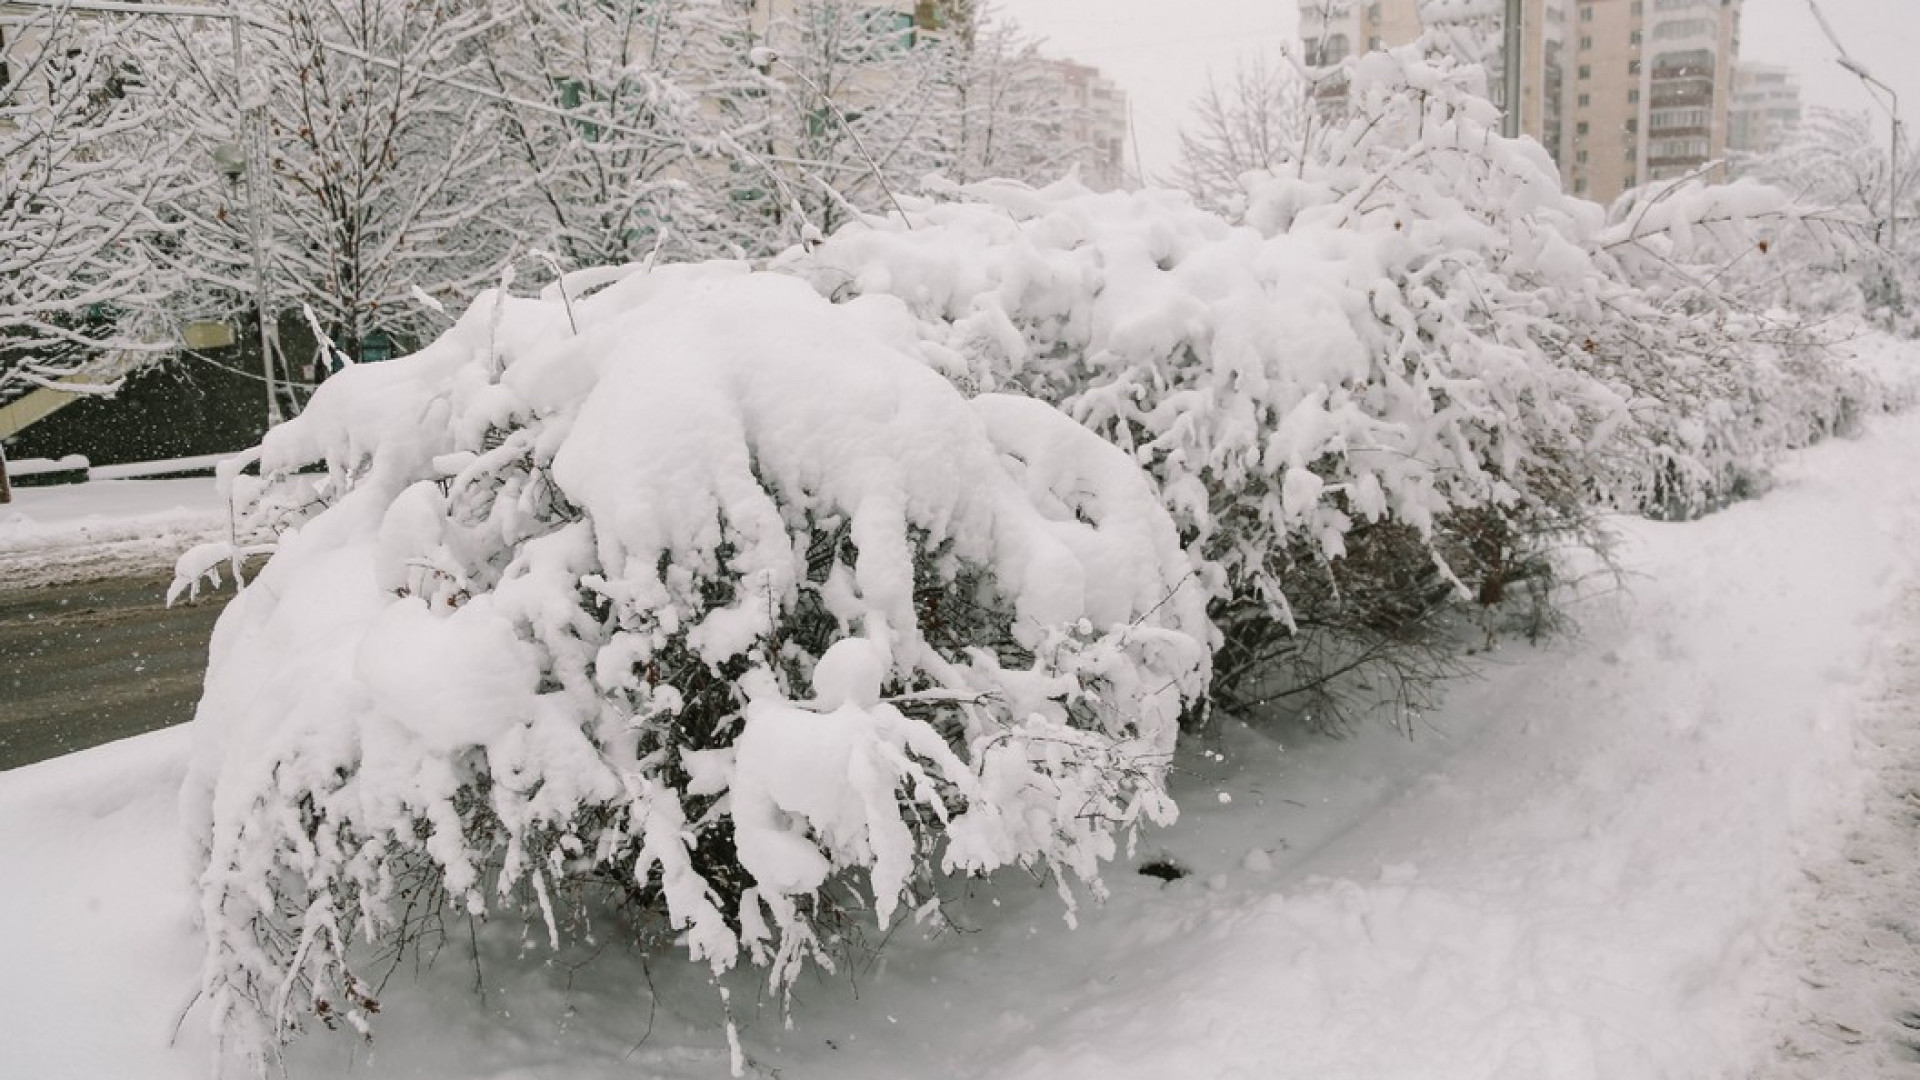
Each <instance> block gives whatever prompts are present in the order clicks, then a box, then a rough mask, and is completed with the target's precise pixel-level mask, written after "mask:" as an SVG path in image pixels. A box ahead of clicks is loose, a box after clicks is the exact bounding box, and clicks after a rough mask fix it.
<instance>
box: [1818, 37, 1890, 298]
mask: <svg viewBox="0 0 1920 1080" xmlns="http://www.w3.org/2000/svg"><path fill="white" fill-rule="evenodd" d="M1807 7H1808V8H1809V9H1810V10H1812V12H1813V18H1814V21H1815V22H1817V23H1819V24H1820V32H1821V33H1823V34H1825V35H1826V36H1827V41H1828V42H1830V43H1832V45H1833V51H1834V52H1835V53H1836V54H1837V57H1836V59H1837V61H1838V63H1839V64H1840V66H1841V67H1842V68H1845V69H1846V71H1847V73H1848V74H1850V75H1852V76H1853V77H1854V78H1856V79H1859V80H1860V82H1861V84H1862V85H1865V86H1869V87H1873V88H1875V89H1878V90H1879V91H1880V92H1881V93H1883V94H1886V95H1887V100H1888V101H1889V102H1890V105H1889V106H1884V107H1885V108H1886V109H1887V116H1888V117H1889V118H1890V119H1891V120H1892V122H1893V145H1892V146H1891V147H1890V148H1889V149H1888V152H1887V155H1888V156H1887V250H1888V251H1889V252H1892V253H1894V258H1895V259H1896V260H1897V259H1898V258H1899V250H1900V93H1899V91H1897V90H1895V89H1894V88H1893V87H1891V86H1888V85H1887V84H1886V83H1883V82H1881V81H1880V80H1879V79H1876V78H1874V77H1873V75H1872V74H1871V73H1870V72H1868V71H1867V69H1866V68H1864V67H1862V66H1860V63H1859V61H1857V60H1855V59H1854V58H1853V57H1851V56H1848V55H1847V49H1846V46H1844V45H1842V44H1840V36H1839V35H1838V34H1835V33H1834V32H1833V24H1832V23H1829V22H1828V21H1827V16H1826V13H1825V12H1823V11H1821V10H1820V3H1819V0H1807ZM1874 101H1875V104H1878V103H1879V99H1878V98H1875V99H1874Z"/></svg>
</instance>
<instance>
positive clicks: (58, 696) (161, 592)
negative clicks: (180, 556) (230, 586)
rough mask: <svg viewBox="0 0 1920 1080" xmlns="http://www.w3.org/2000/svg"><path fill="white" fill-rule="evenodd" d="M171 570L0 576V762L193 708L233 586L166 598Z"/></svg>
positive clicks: (155, 725) (97, 740)
mask: <svg viewBox="0 0 1920 1080" xmlns="http://www.w3.org/2000/svg"><path fill="white" fill-rule="evenodd" d="M171 579H172V572H171V571H170V570H161V569H152V568H146V569H139V570H128V569H125V568H122V569H120V570H118V571H117V572H113V573H111V574H108V575H104V576H95V577H91V578H87V579H82V580H68V581H58V582H53V583H45V582H40V583H32V584H27V585H9V584H8V582H7V579H6V578H5V577H3V576H0V769H12V768H18V767H19V766H21V765H26V764H30V763H32V762H35V761H42V760H45V759H46V758H50V757H57V756H59V755H61V754H66V753H71V752H73V751H75V750H82V749H85V748H86V747H89V746H97V745H99V744H101V743H105V742H111V741H113V740H115V739H124V738H126V737H127V736H129V735H138V734H140V733H141V732H146V731H154V730H156V729H159V728H163V727H166V726H168V725H171V724H179V723H183V722H185V721H187V720H190V719H192V718H193V708H194V704H195V703H196V702H197V701H198V700H199V698H200V681H201V678H202V677H203V676H204V674H205V672H206V663H207V639H208V637H209V636H210V635H211V633H212V630H213V621H214V619H215V618H216V617H217V616H218V615H219V613H220V609H221V608H222V607H224V606H225V603H226V601H227V600H228V599H229V598H230V597H231V595H232V593H231V591H220V592H215V593H212V594H205V593H203V594H202V599H201V601H200V603H198V604H195V605H190V606H180V607H175V608H171V609H169V608H168V607H167V606H166V593H167V583H168V582H169V581H170V580H171Z"/></svg>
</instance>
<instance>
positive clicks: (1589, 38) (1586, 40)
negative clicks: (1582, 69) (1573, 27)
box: [1580, 34, 1593, 49]
mask: <svg viewBox="0 0 1920 1080" xmlns="http://www.w3.org/2000/svg"><path fill="white" fill-rule="evenodd" d="M1580 47H1581V48H1582V49H1591V48H1593V35H1592V34H1581V35H1580Z"/></svg>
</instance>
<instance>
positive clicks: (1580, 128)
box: [1573, 120, 1588, 135]
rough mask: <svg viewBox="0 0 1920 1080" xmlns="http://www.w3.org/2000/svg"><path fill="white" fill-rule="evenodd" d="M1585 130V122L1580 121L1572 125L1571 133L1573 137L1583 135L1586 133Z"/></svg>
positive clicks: (1586, 126)
mask: <svg viewBox="0 0 1920 1080" xmlns="http://www.w3.org/2000/svg"><path fill="white" fill-rule="evenodd" d="M1587 128H1588V124H1587V122H1586V121H1585V120H1582V121H1580V122H1579V123H1577V124H1575V125H1573V133H1574V134H1575V135H1585V134H1586V133H1587Z"/></svg>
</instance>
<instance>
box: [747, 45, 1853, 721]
mask: <svg viewBox="0 0 1920 1080" xmlns="http://www.w3.org/2000/svg"><path fill="white" fill-rule="evenodd" d="M1444 52H1445V50H1444V49H1436V48H1434V46H1433V44H1432V43H1431V42H1429V43H1425V44H1421V45H1416V46H1413V47H1409V48H1405V49H1398V50H1392V51H1389V52H1370V53H1368V54H1366V55H1364V56H1362V57H1360V58H1358V59H1357V60H1354V61H1351V62H1349V63H1348V64H1347V65H1346V66H1345V68H1344V70H1343V72H1342V80H1343V86H1344V94H1343V97H1342V101H1343V104H1342V106H1341V107H1340V108H1339V109H1338V110H1330V111H1326V112H1323V114H1322V115H1319V116H1318V117H1316V118H1315V120H1314V122H1313V124H1312V125H1310V127H1308V128H1307V129H1306V130H1305V131H1304V133H1303V134H1302V135H1301V136H1300V142H1299V145H1298V147H1297V149H1296V157H1295V158H1294V159H1293V160H1290V161H1287V162H1285V163H1283V164H1281V165H1279V166H1276V167H1273V168H1271V169H1269V170H1268V171H1266V172H1255V173H1249V174H1247V175H1246V176H1245V177H1243V179H1242V182H1243V184H1244V185H1245V188H1246V194H1245V199H1244V200H1243V206H1242V207H1241V211H1240V213H1239V214H1238V216H1237V217H1236V218H1235V219H1233V220H1228V219H1224V218H1222V217H1220V216H1217V215H1215V214H1212V213H1209V212H1207V211H1205V210H1203V209H1199V208H1196V207H1195V206H1193V205H1192V204H1191V203H1190V202H1189V201H1188V200H1186V199H1185V198H1183V197H1181V196H1179V195H1176V194H1171V193H1167V192H1152V191H1148V192H1138V193H1131V194H1110V195H1092V194H1089V193H1087V192H1085V191H1082V190H1079V189H1077V188H1075V187H1073V186H1071V185H1056V186H1053V187H1050V188H1046V189H1042V190H1038V191H1035V190H1030V189H1026V188H1021V187H1017V186H1014V185H1006V184H982V185H971V186H967V187H965V188H960V189H952V188H946V189H936V193H935V197H934V198H932V199H930V200H927V201H925V202H922V203H920V204H918V205H917V206H916V207H915V208H914V213H913V223H912V228H911V229H909V228H907V227H906V226H905V225H904V224H902V223H900V222H897V221H879V220H874V221H870V222H867V223H865V225H864V226H855V227H850V228H848V229H846V230H843V231H842V232H840V233H839V234H837V235H835V236H833V237H831V238H829V239H828V240H827V242H826V243H825V244H824V245H822V246H820V247H819V248H818V250H816V251H813V252H811V253H810V254H807V255H804V256H793V257H790V258H789V259H788V260H787V262H786V263H785V268H786V269H788V270H790V271H791V272H795V273H799V274H801V275H803V276H805V277H806V278H807V279H808V280H810V281H811V282H813V283H814V285H815V287H816V288H817V289H819V290H820V291H821V292H822V293H823V294H825V295H829V296H832V297H836V298H843V299H844V298H847V297H857V296H872V295H875V294H885V295H891V296H895V297H898V298H900V299H902V300H904V301H905V302H907V303H908V304H909V305H910V307H911V308H912V309H913V310H914V312H915V313H916V315H918V316H919V317H920V319H921V320H922V321H923V323H924V324H925V329H924V331H923V332H924V333H925V335H926V336H927V337H928V338H929V340H930V341H932V342H934V343H937V344H938V345H940V346H942V347H943V348H944V349H946V350H947V351H948V353H949V355H948V357H947V359H946V361H945V365H944V370H946V371H948V373H949V374H950V376H951V377H952V378H954V380H955V381H956V383H957V384H959V385H961V386H962V387H963V388H967V389H970V390H980V389H995V388H1001V387H1008V386H1012V387H1017V388H1019V389H1020V390H1022V391H1024V392H1027V393H1030V394H1033V395H1035V396H1039V397H1042V398H1044V399H1046V400H1049V401H1053V402H1056V403H1058V404H1059V405H1060V406H1061V407H1062V408H1063V409H1065V410H1066V411H1067V412H1068V413H1070V414H1071V415H1073V416H1074V417H1076V418H1077V419H1079V420H1080V421H1082V422H1083V423H1085V424H1086V425H1087V426H1089V427H1090V428H1092V429H1093V430H1095V431H1097V432H1099V433H1100V434H1101V435H1102V436H1103V437H1105V438H1107V439H1109V440H1110V441H1112V442H1114V443H1116V444H1117V445H1120V446H1122V447H1125V448H1127V449H1129V450H1131V451H1133V452H1134V453H1135V455H1136V457H1137V458H1138V459H1139V460H1140V461H1141V462H1142V463H1143V464H1144V465H1146V466H1147V467H1149V468H1150V469H1151V470H1152V471H1153V472H1154V475H1155V476H1156V477H1157V478H1158V479H1159V481H1160V483H1161V486H1162V494H1163V497H1164V498H1165V500H1166V501H1167V505H1168V507H1169V508H1170V509H1171V510H1172V511H1173V512H1174V515H1175V518H1176V520H1177V521H1178V522H1179V523H1180V526H1181V528H1182V530H1183V535H1184V536H1185V538H1186V539H1187V540H1188V541H1189V543H1190V544H1191V546H1192V549H1193V550H1194V552H1195V553H1196V555H1197V557H1198V558H1199V559H1200V561H1201V562H1202V563H1203V565H1205V566H1206V567H1207V568H1208V571H1209V583H1210V585H1211V587H1212V592H1211V595H1212V603H1213V610H1214V615H1215V620H1216V622H1217V624H1218V625H1219V626H1220V628H1221V630H1222V631H1223V634H1224V641H1223V644H1222V648H1221V650H1220V651H1219V652H1218V653H1217V654H1216V678H1215V686H1216V690H1217V691H1218V692H1219V694H1220V696H1221V697H1222V698H1223V699H1224V700H1227V701H1229V702H1235V703H1241V704H1245V703H1247V702H1249V701H1269V700H1272V699H1273V698H1275V697H1276V696H1279V695H1290V696H1292V697H1293V698H1294V700H1295V701H1296V702H1297V703H1303V704H1304V705H1305V707H1306V708H1308V709H1309V710H1312V709H1315V707H1316V705H1317V706H1319V707H1324V706H1327V705H1337V704H1338V698H1339V697H1340V696H1341V693H1340V687H1341V686H1342V685H1345V686H1357V685H1362V684H1365V685H1368V686H1371V687H1372V688H1373V690H1374V691H1378V690H1381V689H1387V690H1389V691H1392V692H1397V693H1398V694H1399V696H1400V697H1401V698H1402V699H1403V700H1404V699H1405V698H1406V697H1408V696H1409V695H1410V694H1411V695H1412V696H1416V697H1417V696H1418V695H1417V691H1418V690H1419V688H1420V684H1421V682H1422V681H1423V679H1425V678H1426V677H1427V676H1429V675H1432V674H1434V673H1435V671H1436V670H1437V669H1439V668H1443V667H1444V666H1445V664H1446V661H1447V659H1448V658H1449V657H1450V656H1451V655H1452V654H1453V653H1454V651H1455V650H1456V649H1457V648H1458V645H1459V643H1460V641H1461V637H1460V635H1459V634H1458V633H1457V629H1456V628H1453V627H1449V626H1448V625H1446V624H1447V623H1448V622H1449V616H1450V614H1451V613H1452V612H1456V611H1459V610H1462V608H1461V606H1460V605H1459V604H1458V603H1457V601H1462V600H1469V601H1474V602H1477V603H1478V604H1479V605H1481V606H1482V608H1483V609H1491V610H1493V611H1495V612H1497V613H1499V614H1500V615H1501V616H1502V617H1504V616H1505V615H1506V614H1507V613H1511V612H1514V611H1515V609H1516V607H1518V606H1519V605H1516V603H1515V600H1516V599H1524V600H1525V601H1526V603H1525V605H1524V607H1522V608H1521V611H1522V612H1523V613H1524V614H1525V615H1526V616H1527V618H1528V624H1527V625H1528V627H1529V629H1533V628H1537V627H1539V626H1540V625H1541V624H1542V622H1550V621H1551V620H1552V617H1553V612H1552V611H1551V609H1550V607H1549V606H1544V605H1546V601H1545V600H1544V597H1545V595H1546V593H1547V592H1548V590H1549V587H1550V585H1551V582H1552V575H1553V569H1554V565H1555V564H1554V559H1553V557H1552V555H1553V553H1554V552H1555V551H1557V550H1560V549H1562V548H1564V547H1567V546H1569V545H1571V546H1585V547H1602V546H1604V542H1605V539H1604V536H1603V534H1602V533H1601V531H1600V530H1599V528H1598V527H1597V525H1596V521H1595V515H1596V514H1597V513H1598V511H1599V509H1600V508H1604V507H1622V508H1629V509H1634V510H1640V509H1647V508H1659V509H1661V510H1663V511H1668V512H1671V511H1672V510H1673V509H1675V508H1681V509H1685V508H1689V507H1699V506H1703V505H1707V504H1710V503H1712V502H1714V501H1717V500H1719V499H1720V498H1723V497H1724V496H1725V495H1726V494H1727V493H1729V492H1730V491H1735V490H1738V489H1739V488H1740V486H1741V485H1742V484H1745V483H1748V482H1750V481H1751V478H1752V477H1753V476H1754V475H1755V474H1756V472H1758V471H1759V470H1761V469H1763V468H1764V463H1765V462H1766V460H1767V459H1768V458H1769V456H1770V455H1771V454H1773V453H1775V452H1777V450H1779V449H1781V448H1783V447H1785V446H1789V445H1797V444H1800V443H1803V442H1805V441H1809V439H1810V438H1812V437H1815V436H1816V435H1817V434H1818V433H1820V432H1822V431H1826V430H1831V429H1832V428H1833V427H1834V426H1836V425H1837V424H1838V423H1839V422H1840V420H1841V418H1843V417H1844V416H1845V415H1847V414H1849V413H1851V412H1852V411H1853V410H1854V409H1855V408H1856V407H1857V404H1858V403H1859V402H1864V401H1866V400H1868V399H1869V398H1870V397H1871V394H1870V393H1865V394H1864V395H1863V394H1856V393H1855V390H1856V389H1870V388H1861V387H1858V386H1857V384H1856V380H1855V373H1853V372H1852V371H1851V370H1850V369H1849V368H1848V367H1847V365H1845V363H1844V362H1843V361H1841V360H1837V359H1834V358H1832V357H1830V356H1829V355H1828V354H1826V353H1823V352H1821V351H1819V350H1817V349H1815V348H1813V347H1812V345H1811V342H1810V341H1809V339H1808V338H1807V335H1806V334H1805V333H1804V332H1803V330H1802V328H1801V327H1800V325H1799V324H1798V322H1797V321H1795V320H1794V319H1792V318H1791V317H1790V316H1783V317H1781V318H1778V319H1768V318H1765V317H1762V316H1759V315H1755V314H1753V313H1752V312H1751V311H1750V310H1749V308H1748V307H1747V306H1745V305H1742V304H1740V303H1737V302H1735V301H1736V300H1737V299H1738V298H1737V297H1729V296H1728V295H1727V294H1726V293H1727V290H1726V289H1725V288H1720V289H1716V288H1715V282H1716V280H1719V279H1718V278H1716V274H1717V273H1718V272H1720V271H1722V270H1723V269H1724V268H1725V266H1726V264H1727V263H1728V262H1729V261H1731V260H1733V259H1735V258H1737V257H1738V256H1740V255H1741V253H1742V251H1743V250H1745V249H1743V248H1739V247H1734V248H1728V247H1727V246H1726V245H1730V244H1745V245H1746V248H1750V249H1758V250H1760V251H1762V252H1763V253H1764V250H1765V247H1766V244H1765V240H1766V238H1767V237H1769V236H1778V235H1782V234H1783V233H1784V231H1786V230H1787V229H1788V228H1793V229H1799V230H1805V229H1807V228H1810V227H1812V226H1814V225H1817V224H1818V222H1816V221H1814V220H1813V217H1814V216H1813V215H1809V214H1806V213H1804V212H1801V211H1799V210H1797V209H1795V208H1794V207H1792V206H1791V205H1790V204H1789V203H1788V202H1787V201H1786V200H1785V199H1784V198H1783V197H1780V196H1779V195H1778V193H1762V192H1755V191H1747V190H1736V191H1731V192H1727V193H1722V194H1718V195H1713V196H1702V195H1688V196H1687V197H1684V198H1669V199H1657V200H1656V201H1655V203H1654V205H1652V206H1650V207H1647V208H1646V209H1647V210H1648V211H1649V212H1647V213H1641V214H1637V215H1634V216H1633V217H1631V218H1630V219H1628V220H1625V221H1617V222H1610V221H1609V220H1608V217H1607V214H1606V212H1605V211H1604V210H1603V209H1602V208H1601V207H1599V206H1597V205H1595V204H1593V203H1590V202H1588V201H1586V200H1584V199H1579V198H1575V197H1573V196H1571V195H1569V194H1568V193H1566V192H1565V191H1563V190H1562V189H1561V187H1560V181H1559V174H1558V170H1557V169H1556V168H1555V166H1554V164H1553V162H1552V161H1551V159H1549V157H1548V156H1547V154H1546V153H1545V152H1544V151H1543V150H1542V149H1541V148H1540V146H1539V145H1538V144H1536V143H1534V142H1532V141H1531V140H1527V139H1507V138H1504V137H1502V136H1501V135H1500V134H1499V132H1498V123H1499V116H1498V113H1497V111H1496V110H1495V109H1494V108H1493V106H1492V105H1490V104H1489V103H1488V102H1487V100H1486V99H1485V96H1484V93H1483V90H1484V79H1483V75H1482V73H1481V71H1480V70H1479V69H1478V68H1476V67H1472V66H1463V65H1459V64H1457V63H1455V62H1454V61H1452V60H1451V59H1449V58H1448V57H1447V56H1446V55H1444ZM1706 240H1712V241H1713V243H1712V244H1711V245H1709V244H1707V243H1704V241H1706ZM1656 268H1657V272H1655V270H1656ZM1724 277H1725V275H1724V274H1721V275H1720V278H1724Z"/></svg>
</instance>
